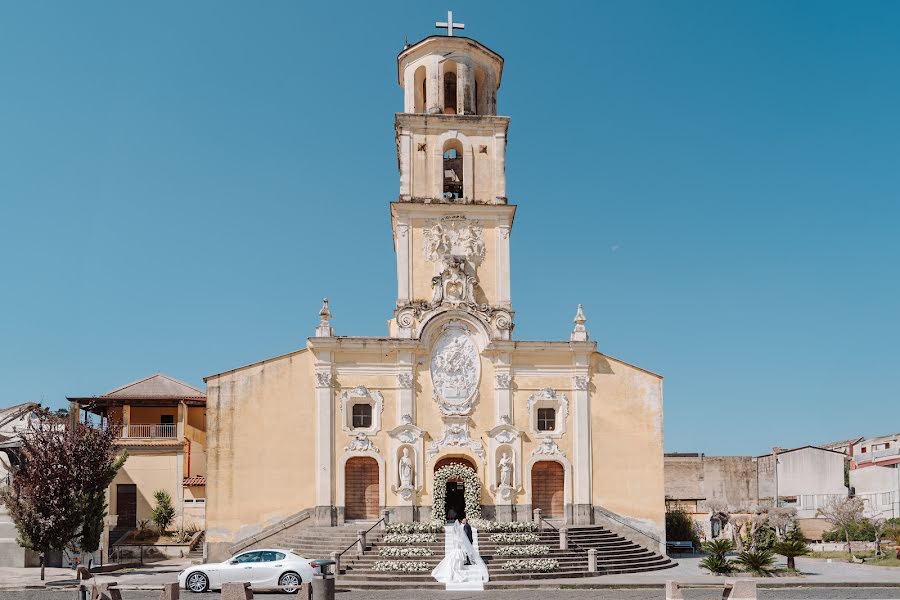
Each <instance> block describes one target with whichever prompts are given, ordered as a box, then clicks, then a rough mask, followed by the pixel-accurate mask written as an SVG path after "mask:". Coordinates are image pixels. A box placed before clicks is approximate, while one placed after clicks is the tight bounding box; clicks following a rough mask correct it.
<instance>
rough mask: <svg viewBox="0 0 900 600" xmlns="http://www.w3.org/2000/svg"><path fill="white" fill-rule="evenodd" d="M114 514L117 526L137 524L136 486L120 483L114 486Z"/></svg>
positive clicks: (133, 525)
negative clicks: (117, 518)
mask: <svg viewBox="0 0 900 600" xmlns="http://www.w3.org/2000/svg"><path fill="white" fill-rule="evenodd" d="M116 514H117V515H118V516H119V521H118V524H119V527H135V526H137V486H136V485H135V484H133V483H120V484H118V485H117V486H116Z"/></svg>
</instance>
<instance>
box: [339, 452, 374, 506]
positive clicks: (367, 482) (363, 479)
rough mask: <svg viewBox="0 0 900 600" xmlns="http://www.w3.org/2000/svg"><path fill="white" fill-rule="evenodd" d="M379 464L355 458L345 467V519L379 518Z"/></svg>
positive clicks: (371, 459)
mask: <svg viewBox="0 0 900 600" xmlns="http://www.w3.org/2000/svg"><path fill="white" fill-rule="evenodd" d="M378 485H379V481H378V463H377V462H376V461H375V459H374V458H369V457H368V456H355V457H353V458H351V459H350V460H348V461H347V464H346V465H345V466H344V518H345V519H377V518H378V509H379V506H378Z"/></svg>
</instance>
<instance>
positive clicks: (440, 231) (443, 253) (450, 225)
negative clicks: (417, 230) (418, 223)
mask: <svg viewBox="0 0 900 600" xmlns="http://www.w3.org/2000/svg"><path fill="white" fill-rule="evenodd" d="M422 233H423V235H424V238H425V258H426V259H428V260H429V261H431V262H433V263H437V264H438V265H440V270H441V271H443V270H445V269H446V268H447V267H448V266H449V260H450V259H453V258H455V259H463V260H465V261H466V262H468V263H469V264H471V265H472V266H474V267H477V266H478V265H480V264H481V261H482V260H484V253H485V252H484V228H483V227H481V226H480V225H479V224H478V222H477V221H469V220H467V219H466V218H465V217H464V216H457V215H450V216H446V217H442V218H440V219H437V220H432V221H429V222H428V223H426V225H425V227H424V229H423V230H422Z"/></svg>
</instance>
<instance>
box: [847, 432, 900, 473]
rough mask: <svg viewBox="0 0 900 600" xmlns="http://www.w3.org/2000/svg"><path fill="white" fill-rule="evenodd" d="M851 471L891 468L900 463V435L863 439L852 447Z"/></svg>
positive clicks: (850, 454) (850, 453)
mask: <svg viewBox="0 0 900 600" xmlns="http://www.w3.org/2000/svg"><path fill="white" fill-rule="evenodd" d="M849 456H850V457H851V459H852V460H851V461H850V469H864V468H866V467H876V466H877V467H889V466H891V465H896V464H898V463H900V433H893V434H890V435H882V436H879V437H872V438H863V439H861V440H859V441H858V442H856V443H855V444H854V445H853V446H851V447H850V452H849Z"/></svg>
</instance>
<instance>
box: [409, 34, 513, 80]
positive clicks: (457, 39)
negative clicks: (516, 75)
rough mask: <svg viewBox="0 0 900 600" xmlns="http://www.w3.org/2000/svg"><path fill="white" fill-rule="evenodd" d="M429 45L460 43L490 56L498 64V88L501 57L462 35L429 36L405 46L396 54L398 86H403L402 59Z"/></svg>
mask: <svg viewBox="0 0 900 600" xmlns="http://www.w3.org/2000/svg"><path fill="white" fill-rule="evenodd" d="M430 43H435V44H440V43H447V44H460V43H462V44H468V45H471V46H473V47H475V48H477V49H478V50H480V51H482V52H484V53H485V54H486V55H488V56H490V57H491V58H492V59H493V60H495V61H497V63H498V64H499V69H498V72H497V87H500V80H501V79H502V78H503V62H504V61H503V57H502V56H500V54H498V53H496V52H494V51H493V50H491V49H490V48H488V47H487V46H485V45H484V44H482V43H481V42H479V41H478V40H475V39H472V38H470V37H466V36H464V35H453V36H447V35H429V36H428V37H424V38H422V39H421V40H419V41H418V42H414V43H412V44H409V45H407V46H406V47H405V48H403V50H401V51H400V53H399V54H397V66H398V73H397V80H398V81H399V82H400V85H403V69H402V68H399V67H400V65H401V64H402V62H403V59H404V58H406V57H407V56H409V55H410V54H413V53H415V52H416V51H418V50H419V49H420V48H421V47H422V46H425V45H428V44H430Z"/></svg>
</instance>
